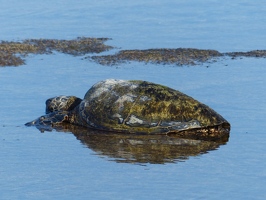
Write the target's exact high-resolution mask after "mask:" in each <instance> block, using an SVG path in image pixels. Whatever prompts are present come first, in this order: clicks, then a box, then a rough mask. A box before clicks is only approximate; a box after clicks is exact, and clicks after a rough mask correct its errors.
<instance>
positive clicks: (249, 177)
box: [0, 0, 266, 199]
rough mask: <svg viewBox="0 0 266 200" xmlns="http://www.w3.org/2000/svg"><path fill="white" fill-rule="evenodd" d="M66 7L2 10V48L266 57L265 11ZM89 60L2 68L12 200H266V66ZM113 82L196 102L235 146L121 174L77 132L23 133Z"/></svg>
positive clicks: (1, 118)
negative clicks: (60, 43) (52, 106)
mask: <svg viewBox="0 0 266 200" xmlns="http://www.w3.org/2000/svg"><path fill="white" fill-rule="evenodd" d="M56 2H57V3H58V5H60V6H55V3H54V1H53V2H50V1H27V2H20V1H16V0H14V1H9V2H2V3H1V5H2V9H1V13H0V25H1V29H0V35H1V39H2V40H17V39H27V38H55V39H73V38H76V37H78V36H88V37H109V38H113V40H111V41H108V42H107V43H108V44H111V45H113V46H117V47H121V48H122V49H147V48H164V47H165V48H178V47H192V48H203V49H216V50H218V51H221V52H229V51H248V50H255V49H266V48H265V44H264V43H263V41H265V39H266V38H265V37H266V36H265V34H264V33H265V31H266V30H265V29H266V28H265V26H264V25H265V19H266V18H265V14H264V13H265V10H266V6H265V5H264V4H263V1H252V2H250V1H234V2H233V3H232V2H231V1H224V2H223V3H220V2H219V1H197V2H194V1H184V2H175V3H174V2H172V1H161V2H158V1H152V0H149V1H145V2H142V1H134V2H130V3H125V2H124V1H112V2H109V1H101V2H100V1H90V2H88V1H79V3H77V2H76V1H56ZM14 5H16V6H14ZM105 53H109V52H105ZM82 58H83V57H73V56H69V55H64V54H60V53H55V54H53V55H30V56H29V57H27V58H26V65H23V66H20V67H3V68H0V91H1V100H0V108H1V112H0V152H1V153H0V158H1V160H2V163H1V165H0V177H1V179H0V198H1V199H59V198H60V199H73V198H74V199H85V198H94V199H151V198H153V199H177V198H182V199H236V198H241V199H265V197H266V192H265V189H264V188H265V183H266V171H265V167H264V166H266V156H265V146H266V136H265V130H266V125H265V122H264V115H265V113H266V107H265V103H266V102H265V99H266V92H265V78H266V75H265V74H266V68H265V63H266V61H265V59H255V58H243V59H236V60H231V59H223V60H219V61H218V62H216V63H204V64H202V65H199V66H193V67H187V66H184V67H176V66H167V65H165V66H161V65H152V64H143V63H137V62H133V63H131V64H121V65H119V66H117V67H106V66H101V65H99V64H96V63H93V62H90V61H88V60H82ZM106 78H119V79H142V80H148V81H152V82H156V83H160V84H164V85H167V86H170V87H172V88H174V89H178V90H180V91H182V92H184V93H186V94H188V95H190V96H192V97H194V98H195V99H197V100H199V101H201V102H203V103H205V104H207V105H209V106H210V107H212V108H213V109H214V110H216V111H217V112H218V113H220V114H221V115H222V116H223V117H224V118H226V119H227V120H228V121H229V122H230V123H231V126H232V130H231V135H230V139H229V141H228V142H227V143H226V144H225V145H221V146H219V147H216V148H214V149H216V150H211V151H207V152H204V153H200V154H197V155H190V156H188V157H186V158H185V159H180V158H177V159H174V160H173V161H172V162H165V163H164V164H162V163H161V164H151V163H149V162H138V161H136V162H133V163H132V162H130V163H123V162H122V163H121V162H117V159H116V157H115V155H114V154H111V153H110V150H109V152H108V151H107V153H106V152H104V151H103V149H99V148H95V147H94V146H93V145H91V144H90V145H87V144H86V143H84V142H82V140H80V139H77V137H76V136H75V135H74V134H72V133H69V132H66V133H65V132H56V131H53V132H45V133H40V132H39V131H38V130H37V129H36V128H34V127H30V128H29V127H25V126H24V123H25V122H27V121H30V120H33V119H34V118H36V117H39V116H40V115H42V114H44V111H45V107H44V102H45V100H46V99H47V98H49V97H53V96H56V95H61V94H66V95H76V96H78V97H81V98H82V97H83V96H84V94H85V93H86V91H87V90H88V89H89V88H90V87H91V86H92V85H93V84H94V83H95V82H97V81H99V80H103V79H106ZM89 141H91V139H90V140H89ZM96 143H97V140H96ZM108 153H109V154H108ZM127 156H130V154H129V155H128V154H127Z"/></svg>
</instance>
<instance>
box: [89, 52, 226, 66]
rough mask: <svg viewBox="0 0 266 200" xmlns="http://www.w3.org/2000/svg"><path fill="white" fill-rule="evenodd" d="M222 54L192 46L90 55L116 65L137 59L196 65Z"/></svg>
mask: <svg viewBox="0 0 266 200" xmlns="http://www.w3.org/2000/svg"><path fill="white" fill-rule="evenodd" d="M221 56H222V54H221V53H220V52H218V51H216V50H203V49H193V48H177V49H167V48H166V49H147V50H122V51H119V52H118V53H116V54H114V55H104V56H92V57H90V58H91V59H92V60H93V61H95V62H97V63H99V64H102V65H117V64H120V63H125V62H130V61H138V62H145V63H153V64H175V65H196V64H198V63H203V62H207V61H212V60H213V61H214V59H215V58H217V57H221Z"/></svg>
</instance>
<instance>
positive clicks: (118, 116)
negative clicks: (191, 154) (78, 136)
mask: <svg viewBox="0 0 266 200" xmlns="http://www.w3.org/2000/svg"><path fill="white" fill-rule="evenodd" d="M69 119H70V121H69V122H70V123H73V124H78V125H82V126H87V127H90V128H96V129H101V130H108V131H117V132H128V133H146V134H156V133H169V132H180V131H183V130H189V129H200V128H205V127H213V126H218V125H221V124H228V126H230V125H229V123H228V122H227V121H226V120H225V119H224V118H223V117H222V116H221V115H219V114H218V113H216V112H215V111H214V110H212V109H211V108H209V107H208V106H206V105H204V104H202V103H200V102H198V101H197V100H195V99H193V98H192V97H189V96H187V95H185V94H183V93H181V92H179V91H177V90H174V89H171V88H169V87H166V86H162V85H159V84H155V83H151V82H147V81H136V80H132V81H126V80H116V79H107V80H104V81H101V82H98V83H96V84H95V85H94V86H93V87H91V89H89V90H88V92H87V93H86V94H85V97H84V99H83V101H81V103H80V104H79V105H78V106H77V107H76V108H75V109H74V110H73V111H71V112H70V117H69Z"/></svg>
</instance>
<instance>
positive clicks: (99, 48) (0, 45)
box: [0, 37, 113, 66]
mask: <svg viewBox="0 0 266 200" xmlns="http://www.w3.org/2000/svg"><path fill="white" fill-rule="evenodd" d="M107 40H109V39H108V38H87V37H79V38H77V39H74V40H57V39H27V40H23V41H21V42H13V41H12V42H8V41H1V42H0V66H19V65H23V64H25V60H24V58H25V57H26V56H27V55H28V54H51V53H52V52H53V51H57V52H60V53H66V54H70V55H74V56H82V55H85V54H87V53H101V52H103V51H107V50H110V49H112V48H113V47H112V46H108V45H105V44H104V42H105V41H107Z"/></svg>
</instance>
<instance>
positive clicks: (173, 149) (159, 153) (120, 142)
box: [57, 123, 227, 164]
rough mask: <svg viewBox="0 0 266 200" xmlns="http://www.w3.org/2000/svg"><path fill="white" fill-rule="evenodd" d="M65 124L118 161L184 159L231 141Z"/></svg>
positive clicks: (93, 147)
mask: <svg viewBox="0 0 266 200" xmlns="http://www.w3.org/2000/svg"><path fill="white" fill-rule="evenodd" d="M61 125H62V126H61V127H60V128H59V131H62V130H64V131H68V132H72V133H73V134H74V135H75V137H76V138H77V139H78V140H80V142H81V143H82V144H83V145H85V146H86V147H88V148H89V149H91V150H92V151H94V153H93V154H96V155H97V156H99V157H101V158H105V159H107V160H109V161H114V162H117V163H132V164H146V163H151V164H164V163H177V162H184V161H186V160H188V159H189V158H190V157H194V156H199V155H202V154H205V153H208V152H209V151H212V150H216V149H218V148H219V147H220V145H224V144H226V142H227V141H221V142H218V141H205V140H194V139H184V138H178V137H176V136H175V135H171V136H168V135H136V134H123V133H112V134H110V132H107V131H99V130H95V129H89V128H84V127H81V126H75V125H72V124H67V123H65V124H61ZM57 128H58V127H57Z"/></svg>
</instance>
